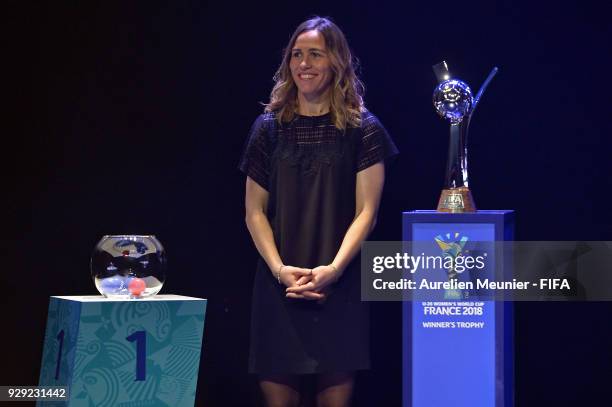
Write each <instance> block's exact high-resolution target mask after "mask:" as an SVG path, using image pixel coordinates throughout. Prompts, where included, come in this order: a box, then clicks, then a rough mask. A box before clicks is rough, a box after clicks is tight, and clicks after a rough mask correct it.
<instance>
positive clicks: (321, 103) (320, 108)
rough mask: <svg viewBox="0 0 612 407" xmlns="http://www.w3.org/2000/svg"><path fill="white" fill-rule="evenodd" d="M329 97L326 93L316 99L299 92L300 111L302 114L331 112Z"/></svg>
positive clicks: (311, 114) (317, 114) (310, 114)
mask: <svg viewBox="0 0 612 407" xmlns="http://www.w3.org/2000/svg"><path fill="white" fill-rule="evenodd" d="M329 105H330V103H329V97H328V94H327V92H326V94H324V95H321V96H320V97H318V98H316V99H314V98H313V99H309V98H307V97H306V96H304V95H302V94H298V113H299V114H301V115H302V116H320V115H323V114H326V113H328V112H329Z"/></svg>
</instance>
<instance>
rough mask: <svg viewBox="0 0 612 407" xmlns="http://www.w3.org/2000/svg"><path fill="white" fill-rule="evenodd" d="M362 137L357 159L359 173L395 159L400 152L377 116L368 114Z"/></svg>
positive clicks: (364, 120) (364, 121) (363, 120)
mask: <svg viewBox="0 0 612 407" xmlns="http://www.w3.org/2000/svg"><path fill="white" fill-rule="evenodd" d="M361 129H362V135H361V142H360V145H359V151H358V157H357V172H359V171H361V170H365V169H366V168H368V167H370V166H372V165H374V164H376V163H378V162H380V161H385V160H387V161H388V162H389V161H390V160H389V159H391V158H393V157H395V156H396V155H397V154H398V153H399V151H398V149H397V147H396V146H395V143H393V140H392V139H391V137H390V136H389V134H388V133H387V130H385V128H384V127H383V125H382V124H381V123H380V121H378V119H377V118H376V116H374V115H373V114H371V113H369V112H367V113H366V114H365V115H364V117H363V119H362V123H361Z"/></svg>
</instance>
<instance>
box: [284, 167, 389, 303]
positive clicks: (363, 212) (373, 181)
mask: <svg viewBox="0 0 612 407" xmlns="http://www.w3.org/2000/svg"><path fill="white" fill-rule="evenodd" d="M384 183H385V165H384V164H383V163H382V162H379V163H377V164H374V165H372V166H371V167H368V168H366V169H365V170H363V171H360V172H358V173H357V180H356V186H355V218H354V219H353V222H352V223H351V225H350V226H349V228H348V230H347V231H346V234H345V235H344V239H343V240H342V244H341V245H340V249H339V250H338V253H337V254H336V257H335V258H334V260H333V261H332V262H331V264H330V265H323V266H319V267H317V268H315V269H313V271H312V280H311V281H310V282H308V283H306V284H304V285H300V286H296V287H289V288H287V293H288V294H287V297H290V298H293V297H294V294H297V293H301V292H303V291H305V290H320V289H322V288H324V287H325V286H327V285H329V284H331V283H333V282H335V281H336V280H337V279H338V278H340V276H341V275H342V273H343V272H344V269H345V268H346V267H347V266H348V264H349V263H350V262H351V260H352V259H353V257H355V255H356V254H357V253H358V252H359V250H360V248H361V243H362V242H363V241H364V240H365V239H366V238H367V237H368V235H369V234H370V232H371V231H372V229H374V226H375V225H376V216H377V214H378V207H379V205H380V196H381V194H382V190H383V185H384ZM295 298H298V297H295Z"/></svg>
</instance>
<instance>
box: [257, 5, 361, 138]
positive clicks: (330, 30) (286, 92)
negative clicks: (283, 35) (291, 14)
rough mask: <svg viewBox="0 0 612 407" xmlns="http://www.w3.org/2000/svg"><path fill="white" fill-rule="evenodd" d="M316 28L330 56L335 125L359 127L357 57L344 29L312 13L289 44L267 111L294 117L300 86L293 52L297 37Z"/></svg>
mask: <svg viewBox="0 0 612 407" xmlns="http://www.w3.org/2000/svg"><path fill="white" fill-rule="evenodd" d="M312 30H316V31H318V32H320V33H321V35H323V38H324V39H325V46H326V48H327V52H328V54H329V56H330V62H331V69H332V72H333V79H332V83H331V84H330V86H331V87H332V89H331V92H330V107H329V109H330V111H331V114H332V120H333V122H334V125H335V126H336V127H337V128H338V129H341V130H344V129H346V127H347V125H350V126H353V127H358V126H359V125H360V124H361V113H362V112H363V111H364V110H365V106H364V104H363V93H364V86H363V83H362V82H361V81H360V80H359V78H358V77H357V74H356V73H355V70H356V67H357V64H358V62H357V59H356V58H353V56H352V55H351V50H350V48H349V46H348V42H347V41H346V37H345V36H344V33H343V32H342V31H341V30H340V28H339V27H338V26H337V25H336V24H334V23H333V22H332V21H331V20H329V19H328V18H324V17H313V18H311V19H309V20H306V21H304V22H303V23H302V24H300V25H299V26H298V27H297V28H296V29H295V32H294V33H293V35H292V36H291V39H290V40H289V44H288V45H287V47H286V48H285V50H284V52H283V54H284V55H283V60H282V62H281V64H280V67H279V68H278V70H277V71H276V74H275V75H274V82H275V84H274V87H273V88H272V92H271V93H270V103H268V104H266V105H265V106H266V109H265V110H266V112H276V117H277V119H278V121H279V123H282V122H289V121H291V120H292V119H293V117H294V115H295V112H296V110H297V107H298V100H297V86H296V85H295V82H294V81H293V77H292V76H291V69H290V67H289V63H290V61H291V52H292V50H293V46H294V45H295V41H296V40H297V37H298V36H299V35H300V34H302V33H304V32H306V31H312Z"/></svg>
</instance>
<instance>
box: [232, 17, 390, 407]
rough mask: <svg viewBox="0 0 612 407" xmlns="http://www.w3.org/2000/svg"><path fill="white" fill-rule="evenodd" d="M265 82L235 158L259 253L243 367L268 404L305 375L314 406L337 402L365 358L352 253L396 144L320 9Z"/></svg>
mask: <svg viewBox="0 0 612 407" xmlns="http://www.w3.org/2000/svg"><path fill="white" fill-rule="evenodd" d="M275 80H276V83H275V86H274V88H273V89H272V92H271V95H270V103H269V104H268V105H267V106H266V111H265V112H264V113H263V114H262V115H260V116H259V117H258V118H257V120H256V121H255V123H254V124H253V127H252V129H251V133H250V135H249V139H248V142H247V145H246V148H245V151H244V154H243V157H242V161H241V163H240V169H241V170H242V171H243V172H244V173H245V174H246V175H247V179H246V194H245V207H246V223H247V227H248V229H249V232H250V233H251V237H252V238H253V242H254V243H255V246H256V247H257V250H258V251H259V253H260V255H261V257H260V260H259V263H258V266H257V273H256V275H255V286H254V289H253V302H252V318H251V349H250V357H249V370H250V372H252V373H256V374H258V376H259V380H260V385H261V389H262V391H263V394H264V398H265V400H266V403H267V405H269V406H297V405H298V404H299V401H300V397H301V396H302V394H301V392H300V382H301V379H302V378H303V375H307V374H311V375H314V376H313V377H314V378H315V380H316V386H317V387H316V392H315V393H316V400H317V405H318V406H348V405H349V403H350V398H351V395H352V389H353V377H354V372H355V371H356V370H360V369H368V368H369V363H370V362H369V337H368V336H369V324H368V307H367V303H365V302H361V301H360V292H361V291H360V285H359V284H360V278H359V267H358V266H359V264H358V262H356V261H354V259H355V256H356V255H357V253H358V252H359V248H360V246H361V243H362V242H363V240H365V239H366V237H367V236H368V234H369V233H370V231H371V230H372V229H373V227H374V224H375V222H376V216H377V212H378V206H379V202H380V196H381V193H382V188H383V183H384V175H385V166H384V161H385V160H386V159H387V158H390V157H391V156H393V155H395V154H396V153H397V149H396V148H395V145H394V144H393V142H392V141H391V138H390V137H389V135H388V134H387V132H386V131H385V129H384V128H383V126H382V125H381V124H380V122H379V121H378V119H377V118H376V117H375V116H374V115H373V114H371V113H370V112H368V111H367V110H366V108H365V107H364V104H363V99H362V94H363V85H362V84H361V82H360V81H359V79H358V78H357V76H356V75H355V69H354V63H353V58H352V55H351V52H350V50H349V47H348V44H347V42H346V39H345V37H344V34H343V33H342V31H340V29H339V28H338V27H337V26H336V25H335V24H334V23H332V22H331V21H330V20H329V19H326V18H319V17H317V18H313V19H311V20H308V21H305V22H304V23H302V24H301V25H300V26H299V27H298V28H297V29H296V31H295V32H294V34H293V36H292V37H291V40H290V42H289V44H288V46H287V48H286V49H285V53H284V57H283V60H282V62H281V65H280V67H279V69H278V71H277V73H276V75H275Z"/></svg>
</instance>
